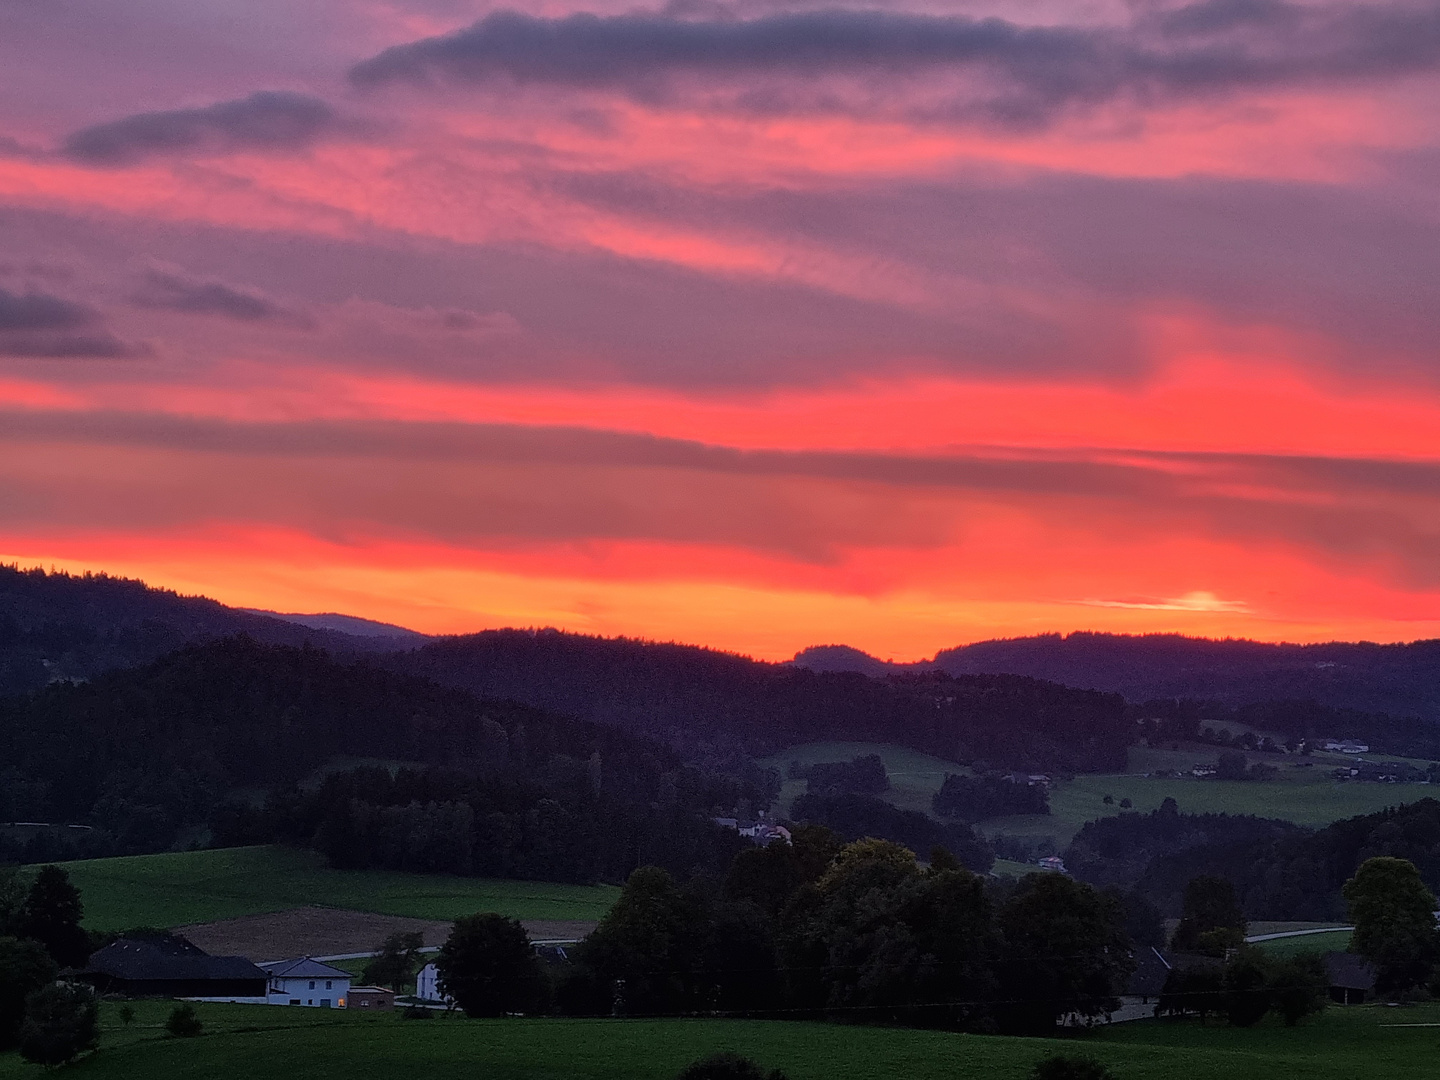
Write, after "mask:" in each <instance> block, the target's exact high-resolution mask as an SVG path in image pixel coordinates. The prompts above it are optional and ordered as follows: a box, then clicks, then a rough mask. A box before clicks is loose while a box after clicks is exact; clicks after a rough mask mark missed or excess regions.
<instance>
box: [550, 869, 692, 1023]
mask: <svg viewBox="0 0 1440 1080" xmlns="http://www.w3.org/2000/svg"><path fill="white" fill-rule="evenodd" d="M708 915H709V912H708V911H707V909H706V905H705V904H704V903H703V901H702V899H701V898H700V897H699V896H697V895H696V894H695V893H694V892H691V891H689V890H684V889H681V888H680V887H679V886H677V885H676V884H675V879H674V878H672V877H671V876H670V875H669V874H668V873H666V872H665V871H664V870H661V869H660V868H659V867H655V866H642V867H641V868H640V869H638V870H636V871H635V872H634V873H633V874H631V875H630V878H629V880H628V881H626V882H625V888H624V889H623V890H622V891H621V893H620V898H619V899H618V900H617V901H616V902H615V906H614V907H612V908H611V909H610V910H609V911H608V912H607V913H606V915H605V918H603V919H601V920H600V925H599V926H597V927H596V928H595V930H594V932H593V933H591V934H590V936H589V937H587V938H586V939H585V941H584V942H582V943H581V945H580V948H579V950H578V957H579V960H580V962H581V963H582V964H584V965H585V966H586V967H587V968H589V969H590V970H591V971H593V972H595V973H596V975H598V976H599V977H600V978H601V979H602V980H603V981H605V982H607V983H608V984H610V986H611V987H612V988H613V990H614V992H615V1004H616V1008H617V1009H618V1010H619V1011H620V1012H623V1013H626V1014H628V1015H631V1016H645V1015H655V1014H663V1013H674V1012H683V1011H687V1010H689V1009H692V1008H695V1007H697V1006H698V1005H699V1004H702V1003H703V997H702V995H701V994H700V993H699V990H700V987H699V985H698V984H699V982H700V981H701V979H702V977H703V976H702V973H701V971H700V970H699V969H700V968H701V967H702V966H703V956H702V955H701V952H700V949H699V948H698V943H699V942H701V941H702V940H704V939H705V937H706V936H707V934H708V933H709V918H708Z"/></svg>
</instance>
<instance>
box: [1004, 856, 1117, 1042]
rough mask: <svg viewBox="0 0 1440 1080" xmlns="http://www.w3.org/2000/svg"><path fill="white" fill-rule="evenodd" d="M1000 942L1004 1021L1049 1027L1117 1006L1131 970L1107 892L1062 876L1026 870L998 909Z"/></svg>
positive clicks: (1036, 1028)
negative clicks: (1002, 949) (1002, 943)
mask: <svg viewBox="0 0 1440 1080" xmlns="http://www.w3.org/2000/svg"><path fill="white" fill-rule="evenodd" d="M997 921H998V922H999V926H1000V932H1001V934H1002V935H1003V936H1004V939H1005V954H1004V955H1005V963H1004V968H1003V971H1004V978H1003V983H1004V993H1005V997H1006V1004H1005V1005H1004V1006H1002V1008H1001V1009H1000V1010H999V1018H1000V1020H1001V1022H1002V1024H1003V1025H1004V1026H1006V1027H1007V1028H1010V1029H1012V1030H1017V1031H1035V1032H1043V1031H1048V1030H1050V1029H1052V1028H1054V1027H1055V1025H1056V1024H1057V1023H1058V1022H1059V1020H1060V1019H1061V1017H1063V1016H1066V1015H1068V1014H1072V1013H1073V1014H1076V1015H1078V1016H1080V1017H1082V1018H1087V1019H1088V1018H1095V1017H1099V1016H1103V1015H1104V1014H1106V1013H1108V1012H1112V1011H1114V1010H1115V1009H1116V1008H1118V1007H1119V1004H1120V1002H1119V999H1118V998H1116V997H1115V993H1116V991H1117V990H1118V989H1119V988H1120V987H1121V986H1122V985H1123V984H1124V981H1125V979H1126V978H1127V977H1129V974H1130V972H1131V971H1132V970H1134V961H1133V960H1132V959H1131V955H1130V953H1131V943H1130V939H1129V938H1128V937H1127V936H1126V934H1125V914H1124V912H1123V911H1122V910H1121V908H1120V905H1119V903H1118V902H1116V900H1115V899H1114V897H1113V896H1106V895H1104V894H1102V893H1100V892H1098V891H1097V890H1096V889H1094V888H1092V887H1091V886H1089V885H1086V884H1084V883H1082V882H1079V881H1075V880H1074V879H1072V878H1069V877H1066V876H1065V875H1063V874H1030V875H1028V876H1026V877H1024V878H1022V879H1021V880H1020V883H1019V885H1017V886H1016V888H1015V891H1014V892H1013V893H1012V894H1011V895H1010V897H1009V899H1008V900H1006V901H1005V903H1004V905H1003V906H1002V907H1001V908H1000V912H999V917H998V920H997Z"/></svg>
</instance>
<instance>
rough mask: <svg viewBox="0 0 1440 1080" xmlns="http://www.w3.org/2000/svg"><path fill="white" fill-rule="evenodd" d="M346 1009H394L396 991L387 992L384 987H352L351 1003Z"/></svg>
mask: <svg viewBox="0 0 1440 1080" xmlns="http://www.w3.org/2000/svg"><path fill="white" fill-rule="evenodd" d="M345 1007H346V1008H347V1009H370V1010H372V1011H382V1010H390V1009H394V1008H395V991H394V990H387V989H385V987H383V986H352V987H350V998H349V1003H348V1004H347V1005H346V1006H345Z"/></svg>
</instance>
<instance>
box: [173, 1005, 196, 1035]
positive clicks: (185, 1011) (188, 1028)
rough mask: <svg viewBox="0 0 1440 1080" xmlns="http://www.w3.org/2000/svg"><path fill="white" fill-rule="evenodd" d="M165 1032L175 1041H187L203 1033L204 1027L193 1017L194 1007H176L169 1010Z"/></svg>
mask: <svg viewBox="0 0 1440 1080" xmlns="http://www.w3.org/2000/svg"><path fill="white" fill-rule="evenodd" d="M165 1030H166V1031H168V1032H169V1033H170V1034H171V1035H173V1036H175V1038H177V1039H189V1038H193V1037H194V1036H196V1035H199V1034H200V1032H202V1031H204V1030H205V1025H204V1024H203V1023H201V1022H200V1017H198V1016H196V1015H195V1006H194V1005H176V1006H175V1008H173V1009H171V1010H170V1019H168V1020H166V1021H165Z"/></svg>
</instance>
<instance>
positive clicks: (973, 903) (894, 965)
mask: <svg viewBox="0 0 1440 1080" xmlns="http://www.w3.org/2000/svg"><path fill="white" fill-rule="evenodd" d="M952 862H953V860H952ZM945 863H946V860H944V859H941V860H939V861H937V863H936V864H935V868H932V870H931V871H929V872H922V871H921V870H920V868H919V866H918V865H917V864H916V862H915V856H914V854H913V853H911V852H910V851H909V850H907V849H905V848H902V847H900V846H899V845H898V844H893V843H890V842H888V841H883V840H860V841H856V842H855V843H853V844H849V845H847V846H846V847H845V848H844V849H843V850H842V851H841V852H840V853H839V855H838V856H837V857H836V859H835V860H834V863H833V865H832V866H831V868H830V869H829V870H828V871H827V872H826V873H825V874H824V875H823V876H822V877H821V878H820V880H819V881H818V882H816V883H815V885H813V886H810V887H807V888H806V889H804V890H802V891H801V893H800V894H799V895H797V897H796V899H795V900H794V901H793V902H792V903H791V905H790V906H789V907H788V908H787V910H786V912H785V917H784V927H783V933H784V938H785V956H786V962H787V966H788V967H789V968H790V969H791V993H792V995H793V997H794V1000H795V1001H796V1002H797V1003H798V1004H801V1005H804V1006H808V1007H812V1008H815V1009H816V1010H819V1011H838V1012H840V1013H841V1014H842V1015H845V1016H847V1017H851V1018H856V1019H862V1020H904V1021H906V1022H910V1023H922V1024H927V1025H952V1024H957V1023H964V1022H965V1020H966V1019H967V1018H968V1017H969V1015H970V1014H971V1013H972V1012H973V1008H972V1007H971V1005H970V1004H968V1003H973V1002H976V1001H981V1000H984V999H986V998H988V997H990V996H992V995H993V990H994V985H995V984H994V974H993V972H994V963H993V962H994V959H995V949H994V945H995V938H994V932H993V922H992V918H991V911H990V905H989V901H988V900H987V899H986V897H985V892H984V887H983V883H982V881H981V880H980V879H979V878H978V877H976V876H975V875H974V874H971V873H969V872H968V871H966V870H964V869H961V868H959V867H958V866H954V865H950V866H946V865H945Z"/></svg>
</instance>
